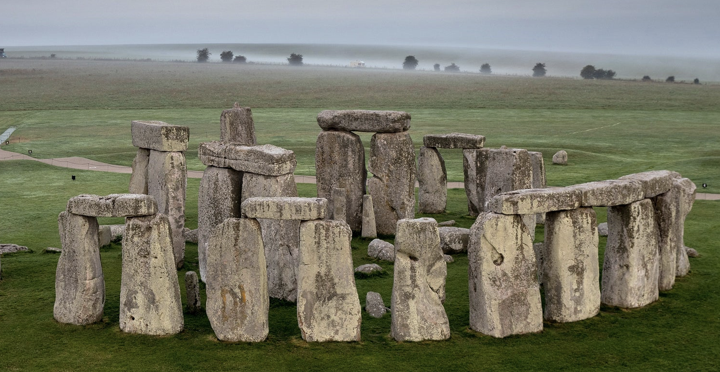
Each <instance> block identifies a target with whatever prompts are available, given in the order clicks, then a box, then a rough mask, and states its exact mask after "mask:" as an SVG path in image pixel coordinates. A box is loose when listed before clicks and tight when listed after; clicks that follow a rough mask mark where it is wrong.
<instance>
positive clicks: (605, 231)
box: [597, 222, 608, 236]
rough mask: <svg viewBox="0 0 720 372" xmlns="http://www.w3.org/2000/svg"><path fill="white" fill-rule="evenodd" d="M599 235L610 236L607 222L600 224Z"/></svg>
mask: <svg viewBox="0 0 720 372" xmlns="http://www.w3.org/2000/svg"><path fill="white" fill-rule="evenodd" d="M597 228H598V235H600V236H608V224H607V222H603V223H601V224H599V225H598V227H597Z"/></svg>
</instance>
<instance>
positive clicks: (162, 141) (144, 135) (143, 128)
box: [130, 120, 190, 151]
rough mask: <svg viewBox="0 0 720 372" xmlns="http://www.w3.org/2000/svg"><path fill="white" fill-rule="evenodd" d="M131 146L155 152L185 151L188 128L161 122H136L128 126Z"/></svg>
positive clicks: (188, 133) (188, 136)
mask: <svg viewBox="0 0 720 372" xmlns="http://www.w3.org/2000/svg"><path fill="white" fill-rule="evenodd" d="M130 132H131V134H132V144H133V146H135V147H139V148H141V149H149V150H155V151H187V147H188V141H189V139H190V128H188V127H182V126H179V125H171V124H168V123H164V122H162V121H137V120H134V121H133V122H132V123H131V125H130Z"/></svg>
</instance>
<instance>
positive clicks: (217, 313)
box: [206, 218, 270, 342]
mask: <svg viewBox="0 0 720 372" xmlns="http://www.w3.org/2000/svg"><path fill="white" fill-rule="evenodd" d="M265 270H266V264H265V250H264V248H263V240H262V233H261V228H260V224H259V223H258V222H257V221H256V220H254V219H246V218H242V219H236V218H229V219H227V220H225V221H224V222H223V223H221V224H220V225H218V226H217V227H216V228H215V229H214V231H213V234H212V236H211V238H210V244H209V246H208V277H207V304H206V308H207V314H208V319H210V325H211V326H212V328H213V331H215V335H216V336H217V338H218V339H219V340H221V341H230V342H237V341H242V342H259V341H264V340H265V339H266V338H267V335H268V309H269V305H270V302H269V297H268V286H267V273H266V271H265Z"/></svg>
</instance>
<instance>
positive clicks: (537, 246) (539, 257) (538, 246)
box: [533, 243, 545, 286]
mask: <svg viewBox="0 0 720 372" xmlns="http://www.w3.org/2000/svg"><path fill="white" fill-rule="evenodd" d="M543 247H545V243H533V252H535V261H536V262H537V273H538V283H539V284H540V285H541V286H542V284H543V272H544V271H545V269H544V268H543V266H544V265H543V263H544V261H545V259H544V258H543V250H544V249H543Z"/></svg>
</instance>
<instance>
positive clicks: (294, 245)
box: [242, 173, 300, 302]
mask: <svg viewBox="0 0 720 372" xmlns="http://www.w3.org/2000/svg"><path fill="white" fill-rule="evenodd" d="M253 197H297V185H296V184H295V178H294V177H293V175H292V174H287V175H282V176H263V175H258V174H252V173H245V176H244V177H243V190H242V201H245V200H247V199H249V198H253ZM258 222H259V223H260V228H261V230H262V236H263V245H264V246H265V261H266V264H267V281H268V293H269V295H270V297H274V298H280V299H283V300H286V301H293V302H294V301H296V300H297V265H298V256H299V253H298V249H299V246H300V221H299V220H277V219H258Z"/></svg>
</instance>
